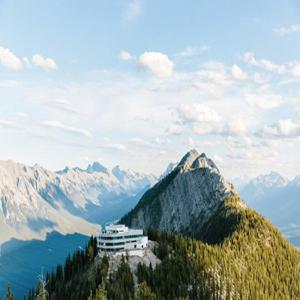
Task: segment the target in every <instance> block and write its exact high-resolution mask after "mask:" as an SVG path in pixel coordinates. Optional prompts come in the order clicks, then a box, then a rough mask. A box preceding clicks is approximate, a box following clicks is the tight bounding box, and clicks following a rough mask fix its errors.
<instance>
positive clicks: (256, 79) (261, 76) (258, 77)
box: [252, 72, 267, 84]
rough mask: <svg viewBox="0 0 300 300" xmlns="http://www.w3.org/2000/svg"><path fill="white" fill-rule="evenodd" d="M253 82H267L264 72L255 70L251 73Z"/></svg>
mask: <svg viewBox="0 0 300 300" xmlns="http://www.w3.org/2000/svg"><path fill="white" fill-rule="evenodd" d="M252 79H253V82H255V83H257V84H264V83H266V82H267V78H266V77H265V76H264V74H261V73H258V72H255V73H254V74H253V77H252Z"/></svg>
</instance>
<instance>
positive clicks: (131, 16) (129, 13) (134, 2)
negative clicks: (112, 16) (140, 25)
mask: <svg viewBox="0 0 300 300" xmlns="http://www.w3.org/2000/svg"><path fill="white" fill-rule="evenodd" d="M141 12H142V5H141V1H140V0H131V1H130V2H129V4H128V6H127V9H126V13H125V20H126V21H133V20H135V19H136V18H137V17H138V16H139V15H140V13H141Z"/></svg>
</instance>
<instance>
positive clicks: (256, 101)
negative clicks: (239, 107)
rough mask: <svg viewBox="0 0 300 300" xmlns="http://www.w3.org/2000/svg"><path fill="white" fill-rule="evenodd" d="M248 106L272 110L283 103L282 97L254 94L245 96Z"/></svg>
mask: <svg viewBox="0 0 300 300" xmlns="http://www.w3.org/2000/svg"><path fill="white" fill-rule="evenodd" d="M244 97H245V100H246V102H247V104H248V105H250V106H252V107H258V108H260V109H272V108H275V107H278V106H280V105H281V104H282V103H283V99H282V96H281V95H276V94H264V93H253V94H246V95H244Z"/></svg>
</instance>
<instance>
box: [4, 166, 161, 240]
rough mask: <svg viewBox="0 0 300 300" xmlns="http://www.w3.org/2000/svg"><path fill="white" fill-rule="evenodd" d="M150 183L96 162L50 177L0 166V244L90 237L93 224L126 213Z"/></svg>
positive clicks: (141, 176)
mask: <svg viewBox="0 0 300 300" xmlns="http://www.w3.org/2000/svg"><path fill="white" fill-rule="evenodd" d="M156 180H157V179H156V177H155V176H153V175H146V174H142V173H138V172H135V171H132V170H123V169H121V168H120V167H119V166H116V167H115V168H113V169H112V170H109V169H107V168H106V167H104V166H102V165H101V164H100V163H98V162H94V163H93V164H90V165H89V166H88V167H87V169H81V168H67V167H66V168H65V169H64V170H61V171H58V172H52V171H49V170H47V169H45V168H43V167H41V166H39V165H37V164H36V165H34V166H33V167H29V166H25V165H22V164H20V163H16V162H14V161H0V242H3V241H5V240H8V239H10V238H12V237H14V238H17V239H22V240H23V239H24V240H29V239H33V238H38V239H39V238H44V237H45V235H46V233H47V232H52V231H57V232H59V233H62V234H66V233H74V232H78V233H82V234H87V235H90V234H91V233H93V232H96V230H97V229H98V228H97V227H98V225H96V224H99V223H104V222H108V221H112V220H114V219H116V218H119V217H120V216H122V215H123V214H124V213H125V212H127V211H128V210H129V209H130V208H131V207H133V206H134V205H135V203H136V202H137V201H138V199H139V197H140V193H143V192H144V190H145V189H147V188H149V187H150V186H151V185H153V184H154V183H155V182H156Z"/></svg>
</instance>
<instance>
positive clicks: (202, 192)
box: [120, 149, 235, 232]
mask: <svg viewBox="0 0 300 300" xmlns="http://www.w3.org/2000/svg"><path fill="white" fill-rule="evenodd" d="M234 193H235V190H234V188H233V186H232V184H230V183H229V182H227V181H226V180H225V178H224V177H223V176H222V175H221V173H220V172H219V170H218V168H217V167H216V165H215V164H214V162H213V161H212V160H211V159H209V158H208V157H206V155H205V154H204V153H202V154H201V155H199V153H198V152H197V151H196V150H194V149H193V150H191V151H189V152H188V153H187V154H186V155H184V157H183V158H182V159H181V161H180V163H179V164H178V166H177V167H176V168H175V169H174V170H173V171H172V172H171V173H169V174H168V175H167V176H164V177H163V178H161V180H160V181H159V182H158V183H157V184H156V185H155V186H154V187H153V188H152V189H150V190H148V191H147V192H146V193H145V194H144V196H143V197H142V198H141V200H140V202H139V203H138V204H137V206H136V207H135V208H134V209H133V210H132V211H131V212H130V213H129V214H128V215H127V216H125V217H124V218H123V219H122V220H121V221H120V222H124V223H125V224H127V225H129V226H132V227H142V228H143V229H146V230H147V229H148V228H149V227H157V228H160V229H165V230H171V231H174V232H183V231H185V230H188V228H193V225H192V222H196V221H197V224H198V226H199V228H201V227H202V226H203V225H204V223H205V222H206V221H207V220H208V219H209V218H210V216H212V215H213V214H214V213H215V212H216V210H217V209H218V207H219V205H220V204H221V203H222V202H223V201H224V200H225V199H228V198H229V197H230V196H231V195H232V194H234Z"/></svg>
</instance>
